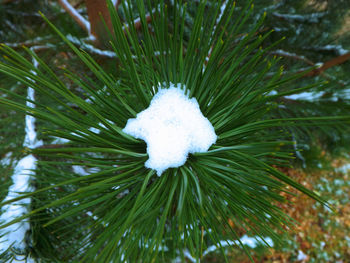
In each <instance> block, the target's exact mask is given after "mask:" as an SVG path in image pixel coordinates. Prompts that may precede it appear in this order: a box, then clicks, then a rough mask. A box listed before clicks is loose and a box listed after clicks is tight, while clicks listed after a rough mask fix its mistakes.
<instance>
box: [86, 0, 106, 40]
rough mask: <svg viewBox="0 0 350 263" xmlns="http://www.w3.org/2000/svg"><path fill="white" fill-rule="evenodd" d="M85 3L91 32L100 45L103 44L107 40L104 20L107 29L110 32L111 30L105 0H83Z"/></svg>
mask: <svg viewBox="0 0 350 263" xmlns="http://www.w3.org/2000/svg"><path fill="white" fill-rule="evenodd" d="M85 4H86V8H87V13H88V16H89V21H90V30H91V34H92V35H93V36H95V37H96V38H97V39H98V41H99V43H100V44H101V45H104V44H105V43H107V42H108V41H109V38H108V33H107V31H106V27H105V25H104V22H105V23H106V25H107V27H108V30H109V31H110V32H112V31H113V28H112V22H111V16H110V14H109V11H108V7H107V3H106V1H105V0H85ZM103 21H104V22H103Z"/></svg>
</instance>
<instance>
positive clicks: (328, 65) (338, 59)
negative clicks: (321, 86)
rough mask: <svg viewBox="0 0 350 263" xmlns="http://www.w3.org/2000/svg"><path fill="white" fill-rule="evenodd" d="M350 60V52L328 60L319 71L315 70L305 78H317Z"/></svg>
mask: <svg viewBox="0 0 350 263" xmlns="http://www.w3.org/2000/svg"><path fill="white" fill-rule="evenodd" d="M349 59H350V52H349V53H346V54H344V55H341V56H338V57H335V58H333V59H331V60H328V61H327V62H325V63H323V65H322V66H321V67H320V68H318V69H314V70H313V71H311V72H309V73H308V74H306V75H305V76H317V75H320V74H322V73H323V72H324V71H325V70H327V69H329V68H331V67H334V66H337V65H340V64H343V63H344V62H346V61H347V60H349Z"/></svg>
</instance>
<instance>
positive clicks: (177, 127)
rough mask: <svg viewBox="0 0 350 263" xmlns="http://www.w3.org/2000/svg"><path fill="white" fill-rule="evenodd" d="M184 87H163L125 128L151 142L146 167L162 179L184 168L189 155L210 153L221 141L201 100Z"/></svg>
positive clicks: (139, 137)
mask: <svg viewBox="0 0 350 263" xmlns="http://www.w3.org/2000/svg"><path fill="white" fill-rule="evenodd" d="M180 87H181V84H177V85H174V84H171V85H170V87H169V88H168V89H164V88H161V87H160V88H159V91H158V93H157V94H156V95H155V96H154V97H153V99H152V101H151V104H150V106H149V107H148V108H147V109H145V110H144V111H142V112H140V113H139V114H137V116H136V119H129V120H128V122H127V124H126V126H125V128H124V129H123V131H124V132H125V133H127V134H129V135H131V136H133V137H135V138H137V139H142V140H144V141H145V142H146V143H147V153H148V156H149V159H148V161H147V162H146V163H145V166H146V167H147V168H151V169H154V170H156V171H157V174H158V176H160V175H161V174H162V173H163V171H165V170H166V169H168V168H170V167H180V166H182V165H183V164H184V163H185V162H186V159H187V156H188V154H189V153H196V152H206V151H208V149H209V147H210V146H211V145H212V144H213V143H215V142H216V139H217V136H216V134H215V131H214V127H213V126H212V125H211V123H210V122H209V120H208V119H207V118H205V117H204V116H203V114H202V112H201V110H200V108H199V105H198V102H197V100H196V99H195V98H192V99H190V98H189V97H188V96H187V95H186V94H185V92H184V90H183V89H181V88H180Z"/></svg>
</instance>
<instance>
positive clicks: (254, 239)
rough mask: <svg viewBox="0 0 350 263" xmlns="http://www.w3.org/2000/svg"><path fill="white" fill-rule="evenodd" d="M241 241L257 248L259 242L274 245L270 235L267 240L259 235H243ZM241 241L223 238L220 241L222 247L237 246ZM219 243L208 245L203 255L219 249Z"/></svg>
mask: <svg viewBox="0 0 350 263" xmlns="http://www.w3.org/2000/svg"><path fill="white" fill-rule="evenodd" d="M240 240H241V242H242V244H243V245H246V246H248V247H251V248H255V247H257V246H258V245H259V244H260V245H265V242H266V243H267V244H268V245H269V246H270V247H273V245H274V243H273V241H272V239H271V238H270V237H264V240H265V242H264V241H263V240H262V239H261V238H260V237H258V236H256V237H249V236H247V235H243V236H242V237H241V238H240ZM239 244H240V243H239V241H238V240H227V241H226V240H222V241H220V245H221V247H226V246H235V245H239ZM219 247H220V246H219V244H216V245H212V246H210V247H208V248H207V249H206V250H205V251H204V252H203V256H205V255H207V254H209V253H210V252H213V251H215V250H217V249H218V248H219Z"/></svg>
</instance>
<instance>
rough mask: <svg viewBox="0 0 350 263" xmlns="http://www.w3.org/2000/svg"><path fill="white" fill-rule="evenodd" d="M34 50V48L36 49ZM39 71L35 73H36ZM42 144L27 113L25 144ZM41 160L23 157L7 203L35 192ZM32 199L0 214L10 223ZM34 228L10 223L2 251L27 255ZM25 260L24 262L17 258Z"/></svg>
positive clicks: (2, 220) (3, 235) (0, 239)
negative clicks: (32, 183) (34, 181)
mask: <svg viewBox="0 0 350 263" xmlns="http://www.w3.org/2000/svg"><path fill="white" fill-rule="evenodd" d="M32 50H33V51H34V49H33V48H32ZM33 64H34V66H35V67H37V66H38V62H37V61H36V60H35V59H34V58H33ZM34 74H35V73H34ZM27 99H28V101H27V106H28V107H30V108H34V107H35V105H34V104H33V103H32V102H31V101H35V94H34V89H33V88H31V87H28V93H27ZM41 144H42V142H41V141H38V140H37V135H36V131H35V118H34V117H33V116H31V115H26V116H25V138H24V142H23V146H24V147H28V148H35V147H38V146H40V145H41ZM36 161H37V159H36V158H35V157H34V156H33V155H32V154H30V155H27V156H25V157H24V158H22V159H21V160H20V161H19V162H18V163H17V165H16V167H15V168H14V173H13V175H12V181H13V184H12V185H11V186H10V188H9V191H8V194H7V196H6V197H5V199H4V202H6V201H10V200H12V199H14V198H17V197H20V196H21V194H22V193H25V192H32V191H33V190H34V189H33V187H32V186H30V181H31V177H32V175H33V173H34V171H35V169H36ZM30 202H31V200H30V198H25V199H21V200H18V201H15V202H12V203H10V204H7V205H5V206H3V207H2V209H1V210H2V214H1V216H0V223H1V224H3V223H8V222H11V221H13V220H16V219H17V218H19V217H21V216H23V215H25V214H28V212H29V206H30ZM29 229H30V224H29V222H28V220H22V221H20V222H17V223H15V224H12V225H10V226H7V227H6V228H4V229H3V230H2V232H1V235H0V236H1V237H0V253H2V252H4V251H6V250H7V249H9V248H10V247H14V248H16V250H18V251H19V252H21V253H23V254H25V249H26V246H27V245H26V236H27V232H28V231H29ZM30 261H31V260H30V259H28V258H27V259H26V262H30ZM16 262H21V261H18V260H17V261H16Z"/></svg>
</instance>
